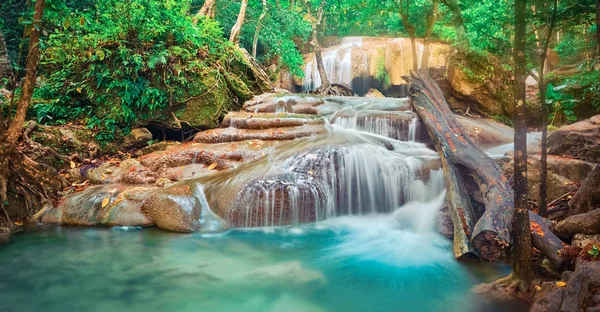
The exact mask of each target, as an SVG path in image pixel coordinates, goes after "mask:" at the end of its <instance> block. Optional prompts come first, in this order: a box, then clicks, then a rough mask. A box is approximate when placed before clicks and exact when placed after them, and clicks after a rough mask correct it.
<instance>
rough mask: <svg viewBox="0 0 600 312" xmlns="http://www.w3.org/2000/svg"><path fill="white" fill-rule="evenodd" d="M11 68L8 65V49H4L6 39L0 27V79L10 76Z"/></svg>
mask: <svg viewBox="0 0 600 312" xmlns="http://www.w3.org/2000/svg"><path fill="white" fill-rule="evenodd" d="M11 77H12V69H11V66H10V59H9V58H8V50H7V49H6V41H5V40H4V35H3V34H2V30H1V29H0V79H2V78H11Z"/></svg>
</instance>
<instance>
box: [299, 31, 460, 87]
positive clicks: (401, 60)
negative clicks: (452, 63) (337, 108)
mask: <svg viewBox="0 0 600 312" xmlns="http://www.w3.org/2000/svg"><path fill="white" fill-rule="evenodd" d="M424 49H425V46H424V45H423V43H422V41H421V40H417V42H416V53H417V62H418V66H420V65H421V64H422V62H423V52H424ZM450 49H451V48H450V46H448V45H444V44H439V43H432V44H430V55H429V65H430V66H431V67H444V66H446V63H447V58H448V56H449V55H450ZM322 56H323V66H324V67H325V72H326V74H327V77H328V78H329V81H330V82H331V83H344V84H347V85H348V86H350V87H352V88H353V89H354V90H355V92H357V93H358V94H359V95H364V93H366V92H367V91H368V90H369V89H370V88H382V87H383V86H382V85H381V84H380V83H381V82H379V81H377V77H376V76H377V75H378V74H379V75H380V74H381V73H377V71H378V70H380V69H379V68H378V66H377V64H378V62H380V61H384V63H385V71H387V74H388V75H389V78H390V83H391V84H392V85H399V84H402V83H405V81H404V79H403V78H402V76H405V75H408V74H409V72H410V70H412V69H413V64H412V63H413V57H412V47H411V42H410V39H408V38H383V37H346V38H343V40H342V43H341V44H340V45H338V46H335V47H330V48H326V49H324V50H323V52H322ZM305 60H306V66H305V67H304V81H303V83H302V91H309V90H313V89H316V88H318V87H319V86H321V76H320V75H319V71H318V70H317V64H316V62H315V60H314V54H312V53H311V54H307V55H305ZM380 91H383V90H380Z"/></svg>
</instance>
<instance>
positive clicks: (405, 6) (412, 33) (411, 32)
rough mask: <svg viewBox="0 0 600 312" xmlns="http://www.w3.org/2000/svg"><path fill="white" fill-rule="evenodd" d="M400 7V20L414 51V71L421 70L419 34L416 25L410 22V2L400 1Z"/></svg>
mask: <svg viewBox="0 0 600 312" xmlns="http://www.w3.org/2000/svg"><path fill="white" fill-rule="evenodd" d="M397 5H398V14H399V15H400V20H401V21H402V25H403V26H404V29H406V32H408V37H409V38H410V47H411V50H412V59H413V70H417V69H419V58H418V57H417V33H416V28H415V25H413V24H412V23H411V22H410V20H409V15H408V14H409V13H408V12H409V11H408V10H409V8H410V0H400V2H399V3H397Z"/></svg>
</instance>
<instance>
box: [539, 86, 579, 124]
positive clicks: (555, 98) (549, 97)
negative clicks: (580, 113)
mask: <svg viewBox="0 0 600 312" xmlns="http://www.w3.org/2000/svg"><path fill="white" fill-rule="evenodd" d="M565 87H566V85H563V86H559V87H554V85H552V84H548V87H547V90H546V105H549V106H550V109H549V111H550V116H549V117H548V118H549V120H550V125H553V126H558V125H562V124H565V123H568V122H573V121H576V120H577V117H576V116H575V111H574V110H573V109H574V108H575V106H576V105H577V101H576V100H575V99H573V97H572V96H571V95H570V94H566V93H563V92H561V90H562V89H564V88H565Z"/></svg>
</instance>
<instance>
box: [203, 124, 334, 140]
mask: <svg viewBox="0 0 600 312" xmlns="http://www.w3.org/2000/svg"><path fill="white" fill-rule="evenodd" d="M325 132H327V129H326V128H325V126H323V125H320V124H307V125H302V126H296V127H282V128H269V129H262V130H259V129H237V128H219V129H213V130H208V131H204V132H199V133H198V134H196V136H195V137H194V142H197V143H224V142H239V141H247V140H263V141H273V140H275V141H283V140H293V139H297V138H302V137H307V136H312V135H316V134H320V133H325Z"/></svg>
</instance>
